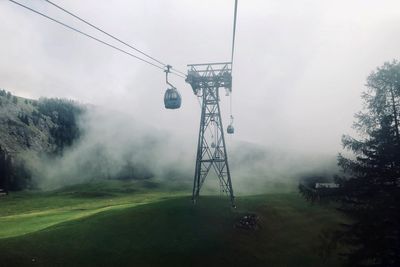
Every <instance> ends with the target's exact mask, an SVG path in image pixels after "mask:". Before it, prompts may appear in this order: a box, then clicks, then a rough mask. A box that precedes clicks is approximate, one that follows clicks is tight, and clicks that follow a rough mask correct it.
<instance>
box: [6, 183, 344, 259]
mask: <svg viewBox="0 0 400 267" xmlns="http://www.w3.org/2000/svg"><path fill="white" fill-rule="evenodd" d="M188 193H189V192H188V191H187V190H185V191H179V190H174V191H171V190H168V189H167V188H165V187H163V186H162V185H160V184H157V183H153V182H150V181H105V182H100V183H90V184H83V185H76V186H70V187H65V188H62V189H60V190H56V191H51V192H19V193H12V194H11V195H9V196H7V197H4V198H0V266H224V265H228V264H229V265H231V266H326V267H328V266H341V259H340V257H339V256H338V253H339V251H333V252H332V255H330V257H328V258H325V257H322V256H321V253H323V252H324V251H325V250H324V246H323V244H324V238H323V233H325V232H326V231H329V230H333V229H335V228H336V227H337V225H338V223H340V222H343V221H344V218H343V217H341V216H340V215H339V214H338V213H337V212H336V210H335V209H334V207H332V206H321V205H311V204H309V203H307V202H306V201H304V200H303V199H302V197H301V196H299V195H298V194H297V193H270V194H264V195H254V196H240V197H238V198H237V208H236V209H232V208H231V207H230V205H229V201H228V199H227V198H225V197H220V196H202V197H201V198H200V199H199V201H198V203H197V204H196V205H195V206H194V205H193V204H192V203H191V201H190V196H189V194H188ZM249 213H254V214H257V216H258V217H259V227H258V229H256V230H245V229H241V228H237V227H235V224H236V223H237V221H238V220H239V218H241V217H243V216H244V215H246V214H249Z"/></svg>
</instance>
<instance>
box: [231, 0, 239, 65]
mask: <svg viewBox="0 0 400 267" xmlns="http://www.w3.org/2000/svg"><path fill="white" fill-rule="evenodd" d="M237 5H238V0H235V11H234V14H233V35H232V55H231V62H232V65H233V55H234V52H235V37H236V17H237Z"/></svg>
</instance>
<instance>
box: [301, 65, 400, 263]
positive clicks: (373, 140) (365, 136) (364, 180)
mask: <svg viewBox="0 0 400 267" xmlns="http://www.w3.org/2000/svg"><path fill="white" fill-rule="evenodd" d="M366 87H367V91H366V92H365V93H364V94H363V96H362V98H363V100H364V104H365V108H364V111H363V112H360V113H358V114H356V122H355V124H354V127H355V129H356V130H357V131H358V133H359V138H357V139H356V138H353V137H351V136H343V138H342V143H343V146H344V148H346V149H348V150H349V151H350V152H352V156H349V157H345V156H343V155H341V154H339V157H338V164H339V166H340V167H341V168H342V169H343V171H344V174H343V176H342V177H336V182H337V183H338V184H339V185H340V187H339V188H338V189H335V190H330V191H329V192H328V193H326V192H323V191H321V192H317V191H318V190H315V191H316V192H313V191H311V190H307V188H305V187H304V186H303V187H300V189H301V192H302V193H303V194H304V195H305V196H306V197H307V198H308V199H311V200H315V199H317V200H318V199H324V198H330V199H333V200H335V201H338V202H339V203H340V204H341V205H340V210H341V211H343V212H344V213H345V214H347V215H349V217H350V218H351V221H352V223H350V224H347V225H344V226H343V230H342V231H340V232H338V233H337V235H336V237H335V239H336V240H337V239H338V236H339V237H340V238H339V242H343V243H344V244H346V246H348V247H349V252H348V264H349V266H385V267H388V266H400V136H399V104H400V63H399V62H398V61H393V62H391V63H385V64H384V65H383V66H382V67H380V68H378V69H377V70H376V71H374V72H372V73H371V74H370V75H369V77H368V79H367V84H366ZM313 194H317V195H318V196H317V197H315V196H314V197H312V195H313ZM310 196H311V197H310Z"/></svg>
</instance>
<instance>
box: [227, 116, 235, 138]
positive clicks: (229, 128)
mask: <svg viewBox="0 0 400 267" xmlns="http://www.w3.org/2000/svg"><path fill="white" fill-rule="evenodd" d="M226 132H227V133H228V134H234V133H235V128H234V127H233V116H232V115H231V123H230V124H229V125H228V127H226Z"/></svg>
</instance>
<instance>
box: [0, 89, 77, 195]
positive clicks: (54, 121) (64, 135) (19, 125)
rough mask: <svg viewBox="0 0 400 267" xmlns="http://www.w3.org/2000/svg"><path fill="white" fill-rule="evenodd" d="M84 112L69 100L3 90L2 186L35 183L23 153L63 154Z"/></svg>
mask: <svg viewBox="0 0 400 267" xmlns="http://www.w3.org/2000/svg"><path fill="white" fill-rule="evenodd" d="M83 112H84V108H83V107H82V106H80V105H78V104H77V103H75V102H73V101H70V100H64V99H47V98H41V99H39V100H31V99H26V98H22V97H17V96H14V95H12V94H11V93H10V92H7V91H5V90H0V188H3V189H5V190H19V189H23V188H26V187H31V186H33V185H32V184H31V182H30V174H29V172H28V171H27V170H26V168H25V167H24V161H23V160H22V155H24V154H26V153H37V154H43V153H44V154H61V153H62V151H63V149H64V148H65V147H66V146H70V145H72V144H73V142H74V140H76V139H77V138H78V137H79V135H80V130H79V127H78V123H77V121H78V116H79V115H81V114H82V113H83Z"/></svg>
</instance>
